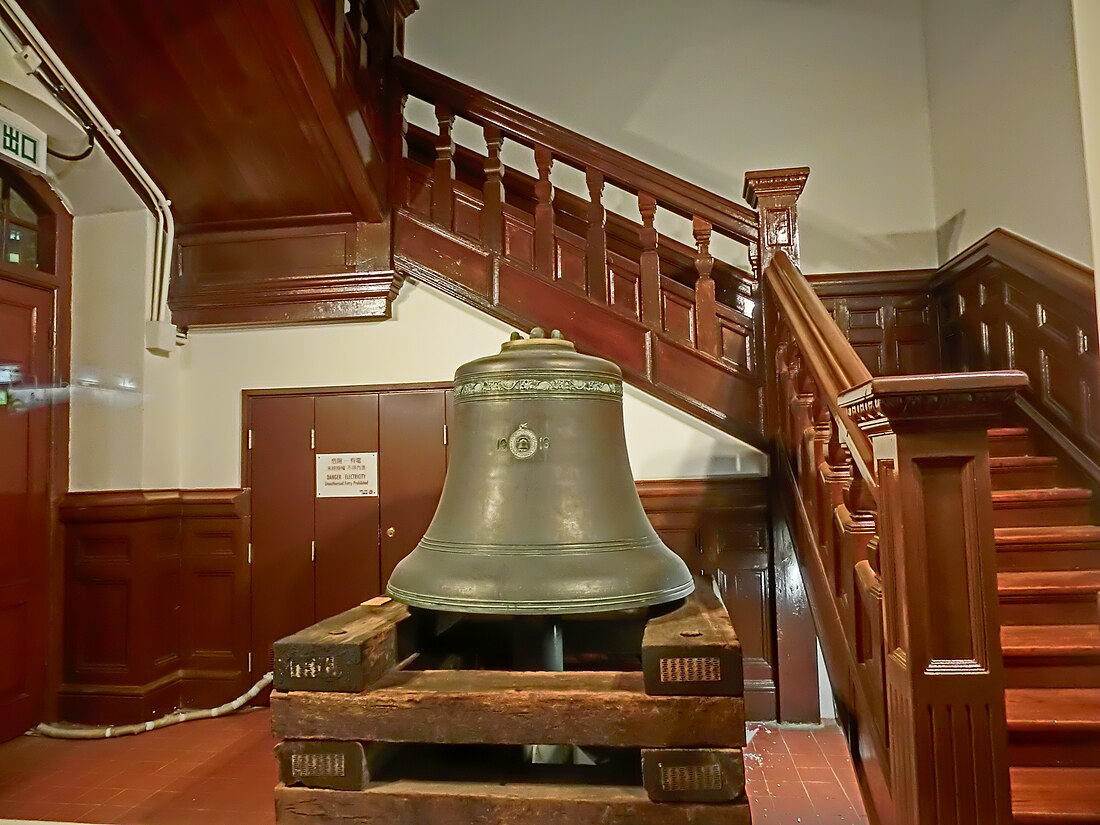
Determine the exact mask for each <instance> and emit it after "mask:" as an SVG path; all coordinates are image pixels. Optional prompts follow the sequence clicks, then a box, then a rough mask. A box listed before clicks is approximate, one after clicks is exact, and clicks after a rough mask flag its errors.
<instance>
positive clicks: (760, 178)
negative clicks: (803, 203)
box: [741, 166, 810, 273]
mask: <svg viewBox="0 0 1100 825" xmlns="http://www.w3.org/2000/svg"><path fill="white" fill-rule="evenodd" d="M809 176H810V167H808V166H798V167H795V168H792V169H762V170H759V171H756V172H746V173H745V189H744V192H743V193H742V195H741V196H742V197H743V198H744V199H745V200H746V201H748V204H749V206H751V207H752V208H753V209H755V210H757V211H758V212H759V213H760V241H759V252H758V255H759V261H758V262H756V271H757V273H760V272H763V271H764V268H765V267H766V266H767V265H768V263H769V262H770V261H771V259H772V255H774V254H775V253H776V251H777V250H780V249H782V250H783V251H784V252H786V253H787V256H788V257H789V258H790V259H791V260H792V261H793V262H794V265H795V266H798V196H799V195H801V194H802V190H803V189H804V188H806V178H808V177H809Z"/></svg>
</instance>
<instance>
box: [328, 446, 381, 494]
mask: <svg viewBox="0 0 1100 825" xmlns="http://www.w3.org/2000/svg"><path fill="white" fill-rule="evenodd" d="M376 495H378V453H318V455H317V498H357V497H359V496H376Z"/></svg>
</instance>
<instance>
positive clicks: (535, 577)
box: [386, 328, 694, 615]
mask: <svg viewBox="0 0 1100 825" xmlns="http://www.w3.org/2000/svg"><path fill="white" fill-rule="evenodd" d="M454 387H455V394H454V398H455V423H454V426H453V427H452V428H451V433H452V436H451V456H450V465H449V467H448V470H447V479H446V482H445V483H444V485H443V494H442V497H441V498H440V501H439V508H438V509H437V510H436V513H435V517H434V518H433V519H432V523H431V525H430V526H429V527H428V530H427V532H426V533H425V535H424V538H423V539H422V540H421V542H420V543H419V544H418V545H417V546H416V548H415V549H414V550H413V552H412V553H411V554H410V555H409V556H408V557H407V558H405V559H404V560H403V561H402V562H401V563H400V564H398V565H397V568H396V569H395V570H394V571H393V575H392V576H391V577H390V581H389V585H388V587H387V588H386V590H387V592H388V593H389V594H390V595H391V596H392V597H393V598H395V599H398V600H399V601H402V602H404V603H405V604H408V605H412V606H415V607H423V608H429V609H432V610H442V611H450V612H457V613H496V614H504V615H554V614H567V613H590V612H597V611H609V610H628V609H632V608H638V607H645V606H647V605H653V604H660V603H662V602H668V601H672V600H674V599H678V598H681V597H683V596H686V595H688V594H689V593H691V591H692V589H693V588H694V585H693V583H692V578H691V574H690V573H689V572H688V568H687V566H686V565H685V564H684V562H683V561H682V560H681V559H680V558H679V557H678V556H677V555H676V554H675V553H673V552H672V551H671V550H669V549H668V548H667V547H666V546H665V545H664V543H662V541H661V540H660V538H658V536H657V534H656V533H655V532H654V530H653V527H652V526H651V525H650V523H649V520H648V519H647V518H646V515H645V511H644V510H643V509H642V503H641V500H640V499H639V498H638V491H637V488H635V486H634V480H633V478H632V476H631V472H630V464H629V461H628V459H627V453H626V436H625V434H624V431H623V414H622V395H623V380H622V372H621V371H620V370H619V368H618V367H617V366H615V365H614V364H612V363H611V362H610V361H605V360H604V359H602V358H594V357H592V356H589V355H581V354H579V353H578V352H577V351H576V349H575V348H574V346H573V344H572V343H571V342H569V341H566V340H564V339H563V338H562V337H561V334H560V333H559V332H557V331H556V330H555V331H554V332H553V333H552V334H551V336H550V337H549V338H547V337H545V336H544V333H543V331H542V330H541V329H537V328H536V329H535V330H534V331H533V332H532V335H531V338H530V339H524V338H522V337H521V336H519V334H518V333H514V334H513V336H512V340H511V341H509V342H507V343H505V344H504V345H503V346H502V347H501V351H500V353H499V354H497V355H491V356H489V357H486V358H479V359H477V360H476V361H471V362H470V363H468V364H463V365H462V366H461V367H459V368H458V371H457V372H456V373H455V382H454Z"/></svg>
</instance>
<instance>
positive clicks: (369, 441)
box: [245, 389, 451, 677]
mask: <svg viewBox="0 0 1100 825" xmlns="http://www.w3.org/2000/svg"><path fill="white" fill-rule="evenodd" d="M450 396H451V392H450V390H446V391H445V390H443V389H422V390H420V389H417V390H398V391H392V392H389V391H387V392H372V391H363V392H359V391H348V392H328V393H318V394H317V395H307V394H302V395H297V394H293V395H292V394H283V395H259V394H257V395H251V396H249V397H248V409H247V410H246V413H245V417H246V420H247V422H248V427H249V432H248V435H247V436H246V438H248V439H249V441H250V443H251V448H250V449H249V450H248V453H247V455H248V458H247V462H248V467H247V469H246V473H245V476H246V478H247V479H248V480H249V485H250V486H251V488H252V673H253V677H256V676H258V675H259V674H261V673H264V672H265V671H266V670H268V669H270V667H271V644H272V642H274V641H276V640H277V639H280V638H282V637H283V636H286V635H289V634H290V633H293V632H295V631H297V630H301V629H302V628H304V627H308V626H309V625H310V624H313V623H314V622H315V621H318V620H320V619H323V618H326V617H328V616H332V615H334V614H336V613H339V612H341V611H343V610H347V609H348V608H349V607H354V606H355V605H356V604H359V603H360V602H362V601H364V600H366V599H369V598H370V597H372V596H376V595H378V594H379V593H382V592H383V591H384V590H385V589H386V582H387V581H388V580H389V576H390V573H391V572H392V570H393V568H394V566H395V565H396V564H397V562H398V561H400V560H401V559H402V558H404V557H405V556H406V555H407V554H408V553H409V552H410V551H411V550H412V548H413V547H415V546H416V543H417V542H418V541H419V540H420V537H421V536H422V535H423V534H424V531H425V530H426V529H427V527H428V523H429V522H430V521H431V518H432V516H433V515H434V514H435V508H436V505H437V504H438V503H439V494H440V493H441V492H442V490H443V478H444V475H445V474H446V466H447V464H446V445H445V438H446V433H445V429H444V425H445V424H446V421H447V410H448V406H449V404H450ZM363 453H366V454H372V453H374V454H377V457H378V495H375V496H370V495H358V494H351V495H348V496H347V497H339V496H334V497H327V496H318V495H317V493H318V490H317V486H316V485H317V467H318V461H319V457H320V460H321V461H325V460H326V457H329V456H346V457H348V460H350V457H351V456H356V455H357V454H363ZM349 454H350V455H349Z"/></svg>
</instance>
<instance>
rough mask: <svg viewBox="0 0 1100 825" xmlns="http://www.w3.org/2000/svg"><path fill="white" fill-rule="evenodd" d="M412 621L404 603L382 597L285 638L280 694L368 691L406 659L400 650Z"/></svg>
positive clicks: (278, 654)
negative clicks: (312, 691)
mask: <svg viewBox="0 0 1100 825" xmlns="http://www.w3.org/2000/svg"><path fill="white" fill-rule="evenodd" d="M408 618H409V610H408V608H407V607H405V605H403V604H399V603H398V602H395V601H393V600H391V599H389V598H386V597H381V598H378V599H371V600H370V601H369V602H364V603H363V604H361V605H359V606H358V607H353V608H351V610H345V611H344V612H343V613H339V614H337V615H335V616H332V617H330V618H328V619H325V620H323V621H320V622H318V623H317V624H315V625H312V626H310V627H307V628H306V629H305V630H300V631H299V632H297V633H295V634H293V635H291V636H287V637H286V638H284V639H280V640H279V641H277V642H275V644H274V645H273V648H274V652H275V690H281V691H287V690H315V691H346V692H353V693H357V692H359V691H361V690H363V689H364V688H365V687H367V685H369V684H371V683H372V682H375V681H377V680H378V679H380V678H381V677H382V676H384V675H385V674H386V673H388V672H389V671H390V670H393V669H394V668H395V667H396V666H397V663H398V662H399V661H400V660H401V658H404V656H401V657H400V658H399V652H398V648H399V647H402V648H404V647H405V644H403V642H405V638H404V637H405V635H406V634H408V635H409V636H410V637H411V636H412V634H413V628H412V623H411V622H408V621H406V620H407V619H408ZM403 625H404V626H403ZM399 636H400V637H401V638H400V639H399ZM399 642H401V643H402V644H399ZM410 647H411V645H410ZM401 652H402V653H404V650H402V651H401ZM409 652H412V651H411V650H410V651H409ZM406 655H407V654H406Z"/></svg>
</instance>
